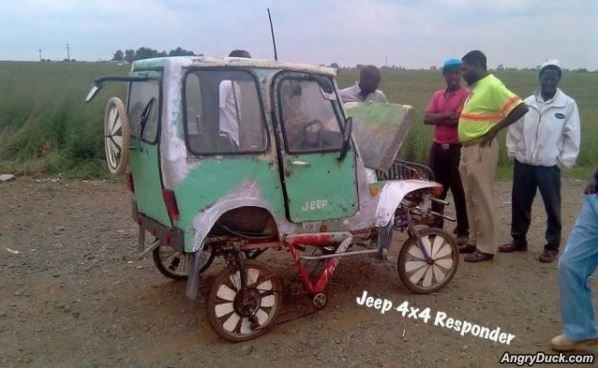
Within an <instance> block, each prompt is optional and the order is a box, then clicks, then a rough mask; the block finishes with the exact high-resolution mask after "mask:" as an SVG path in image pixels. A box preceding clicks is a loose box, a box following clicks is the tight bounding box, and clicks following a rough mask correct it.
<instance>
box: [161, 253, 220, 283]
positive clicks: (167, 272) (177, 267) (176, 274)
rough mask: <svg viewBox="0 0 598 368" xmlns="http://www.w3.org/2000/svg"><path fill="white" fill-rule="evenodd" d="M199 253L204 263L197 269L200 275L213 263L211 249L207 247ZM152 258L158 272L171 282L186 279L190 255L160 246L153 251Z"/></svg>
mask: <svg viewBox="0 0 598 368" xmlns="http://www.w3.org/2000/svg"><path fill="white" fill-rule="evenodd" d="M201 253H202V255H203V257H204V262H203V263H202V265H201V267H200V268H199V273H200V274H201V273H202V272H203V271H205V270H206V269H207V268H208V267H210V265H211V264H212V261H214V252H213V251H212V247H209V246H207V247H206V248H205V249H203V250H202V251H201ZM152 256H153V259H154V264H155V265H156V268H157V269H158V271H160V273H162V274H163V275H164V276H166V277H169V278H171V279H173V280H185V279H187V276H188V274H189V268H190V267H191V266H192V265H193V257H192V255H191V254H188V253H182V252H179V251H177V250H175V249H174V248H173V247H171V246H170V245H160V246H159V247H157V248H156V249H154V251H153V253H152Z"/></svg>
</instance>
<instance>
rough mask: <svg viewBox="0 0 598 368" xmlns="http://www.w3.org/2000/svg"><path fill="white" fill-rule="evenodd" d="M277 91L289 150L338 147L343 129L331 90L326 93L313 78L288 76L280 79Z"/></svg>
mask: <svg viewBox="0 0 598 368" xmlns="http://www.w3.org/2000/svg"><path fill="white" fill-rule="evenodd" d="M278 91H279V92H278V93H279V104H280V110H281V111H280V112H281V118H282V126H283V129H284V137H285V143H286V148H287V151H288V152H289V153H304V152H324V151H338V150H340V148H341V146H342V133H341V128H340V124H339V121H338V116H337V114H336V111H335V105H334V104H338V101H336V98H335V95H334V94H333V93H327V92H326V91H325V90H324V89H323V88H322V86H321V85H320V83H318V81H316V80H312V79H288V78H285V79H283V80H282V81H281V82H280V83H279V88H278Z"/></svg>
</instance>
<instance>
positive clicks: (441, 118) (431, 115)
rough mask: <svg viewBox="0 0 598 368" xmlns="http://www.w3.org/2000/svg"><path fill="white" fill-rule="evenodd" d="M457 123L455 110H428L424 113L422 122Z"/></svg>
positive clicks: (457, 116)
mask: <svg viewBox="0 0 598 368" xmlns="http://www.w3.org/2000/svg"><path fill="white" fill-rule="evenodd" d="M458 123H459V114H458V113H456V112H430V111H426V115H424V124H428V125H437V124H440V125H445V126H456V125H457V124H458Z"/></svg>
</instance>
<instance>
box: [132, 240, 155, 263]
mask: <svg viewBox="0 0 598 368" xmlns="http://www.w3.org/2000/svg"><path fill="white" fill-rule="evenodd" d="M159 246H160V239H156V240H154V242H153V243H152V245H150V246H149V247H148V248H147V249H145V250H144V251H143V252H141V253H139V255H137V258H139V259H142V258H143V257H145V256H146V255H148V254H149V253H151V252H153V251H154V249H156V248H158V247H159Z"/></svg>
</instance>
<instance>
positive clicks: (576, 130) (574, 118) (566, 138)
mask: <svg viewBox="0 0 598 368" xmlns="http://www.w3.org/2000/svg"><path fill="white" fill-rule="evenodd" d="M580 135H581V129H580V122H579V110H578V109H577V104H576V103H573V110H572V111H571V114H570V115H569V116H568V118H567V121H566V122H565V125H564V127H563V147H562V148H561V152H560V154H559V161H560V162H561V163H562V164H563V165H564V166H565V167H572V166H573V165H575V160H577V155H579V145H580V140H581V136H580Z"/></svg>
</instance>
